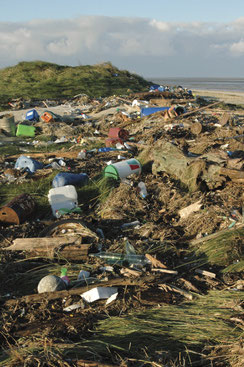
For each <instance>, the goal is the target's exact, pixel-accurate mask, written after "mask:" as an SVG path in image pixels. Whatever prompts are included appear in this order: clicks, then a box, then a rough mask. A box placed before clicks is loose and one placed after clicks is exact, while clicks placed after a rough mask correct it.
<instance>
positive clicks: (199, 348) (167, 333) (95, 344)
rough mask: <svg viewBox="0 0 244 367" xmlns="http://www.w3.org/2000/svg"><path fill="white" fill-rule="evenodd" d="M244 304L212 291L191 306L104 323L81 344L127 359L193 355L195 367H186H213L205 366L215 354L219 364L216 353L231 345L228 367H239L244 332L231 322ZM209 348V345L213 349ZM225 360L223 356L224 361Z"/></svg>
mask: <svg viewBox="0 0 244 367" xmlns="http://www.w3.org/2000/svg"><path fill="white" fill-rule="evenodd" d="M241 299H243V292H232V291H211V292H210V293H209V294H208V295H205V296H200V297H198V298H197V299H196V300H194V301H192V302H190V303H182V304H180V305H163V306H161V307H160V308H155V309H149V310H146V311H144V312H134V313H132V314H130V315H128V316H125V317H111V318H107V319H106V320H103V321H100V322H99V324H98V326H97V328H96V330H95V334H94V336H93V337H92V338H91V339H89V340H86V341H84V342H82V343H81V345H82V346H83V347H85V348H86V349H87V351H89V350H90V351H91V352H95V353H98V354H99V355H102V356H108V355H109V354H112V353H114V352H115V351H116V352H117V353H119V354H121V356H123V357H125V356H126V357H127V358H132V357H133V358H135V359H142V358H143V357H145V354H144V353H145V351H146V353H147V354H148V355H150V358H151V361H152V360H155V359H154V358H156V356H157V355H161V356H162V357H163V356H166V357H167V358H170V359H171V360H175V358H178V357H179V355H185V357H186V358H187V355H190V357H189V358H190V360H191V361H192V364H190V363H189V361H188V364H187V366H188V365H189V366H191V365H192V366H198V365H208V366H210V365H211V364H210V363H209V361H208V364H206V361H207V360H208V356H209V353H210V350H211V353H212V357H213V356H214V358H216V360H218V357H217V353H216V354H214V352H213V351H214V348H217V347H218V348H224V346H226V345H228V346H229V347H230V346H231V347H230V349H229V353H228V352H227V353H226V355H225V356H224V360H225V362H226V364H223V365H226V366H227V365H228V363H230V366H232V367H237V366H238V367H239V365H238V363H239V354H238V353H239V352H238V347H237V346H240V342H241V338H242V337H243V327H242V324H241V323H239V324H235V321H232V320H234V319H235V316H236V317H237V318H238V314H239V313H240V308H241V306H240V305H241ZM233 318H234V319H233ZM206 346H208V348H209V346H210V350H209V349H208V350H207V349H206ZM235 348H236V353H235V354H233V351H234V350H235ZM216 350H217V349H216ZM230 351H231V352H230ZM167 358H166V359H167ZM242 358H243V355H242ZM221 359H223V354H222V356H221V357H220V358H219V362H221ZM227 362H228V363H227ZM198 363H202V364H198ZM216 365H217V364H216Z"/></svg>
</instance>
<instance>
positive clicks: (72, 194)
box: [48, 185, 78, 217]
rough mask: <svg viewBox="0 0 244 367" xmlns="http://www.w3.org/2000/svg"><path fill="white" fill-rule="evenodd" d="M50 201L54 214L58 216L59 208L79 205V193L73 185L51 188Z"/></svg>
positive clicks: (70, 207)
mask: <svg viewBox="0 0 244 367" xmlns="http://www.w3.org/2000/svg"><path fill="white" fill-rule="evenodd" d="M48 201H49V203H50V205H51V207H52V213H53V215H54V216H55V217H57V213H58V210H59V209H68V210H71V209H73V208H76V207H77V206H78V195H77V192H76V189H75V187H74V186H72V185H67V186H62V187H56V188H54V189H50V190H49V193H48Z"/></svg>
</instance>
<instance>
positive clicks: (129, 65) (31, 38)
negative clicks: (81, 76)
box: [0, 16, 244, 76]
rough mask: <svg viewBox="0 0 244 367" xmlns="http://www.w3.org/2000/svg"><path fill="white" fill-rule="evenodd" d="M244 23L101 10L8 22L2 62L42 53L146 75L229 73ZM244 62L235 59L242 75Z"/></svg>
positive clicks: (0, 48) (0, 32)
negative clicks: (161, 18)
mask: <svg viewBox="0 0 244 367" xmlns="http://www.w3.org/2000/svg"><path fill="white" fill-rule="evenodd" d="M243 28H244V17H241V18H239V19H236V20H235V21H234V22H232V23H228V24H227V23H223V24H222V23H203V22H191V23H186V22H175V23H172V22H171V23H170V22H164V21H157V20H154V19H146V18H125V17H96V16H90V17H88V16H84V17H83V16H82V17H78V18H74V19H63V20H38V19H37V20H32V21H30V22H25V23H24V22H22V23H17V22H16V23H13V22H11V23H10V22H9V23H8V22H4V23H0V67H5V66H8V65H13V64H16V63H18V62H19V61H23V60H26V61H29V60H38V59H39V60H45V61H51V62H56V63H61V64H70V65H77V64H78V63H82V64H95V63H98V62H102V61H111V62H112V63H113V64H114V65H116V66H118V67H120V68H123V69H129V70H137V72H138V73H139V74H144V75H150V74H151V75H152V74H154V75H169V76H170V75H171V76H172V75H176V74H177V75H180V76H184V75H185V76H187V74H188V75H192V74H191V73H194V74H195V75H198V76H201V75H202V73H203V72H204V73H205V74H207V73H209V74H208V75H206V76H211V73H212V74H214V73H221V74H222V75H224V74H225V73H226V74H228V73H229V72H230V64H231V62H232V60H237V58H236V56H238V57H239V58H241V57H242V56H244V39H243ZM242 64H243V59H242V60H241V59H240V65H239V64H238V65H237V64H235V72H239V73H240V76H241V75H242V74H243V71H242ZM208 65H209V67H208ZM215 65H218V66H216V67H215ZM238 68H239V69H238ZM202 76H203V75H202Z"/></svg>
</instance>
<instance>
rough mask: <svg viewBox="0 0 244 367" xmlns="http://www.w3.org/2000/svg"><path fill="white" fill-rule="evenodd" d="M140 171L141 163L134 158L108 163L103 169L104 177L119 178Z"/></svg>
mask: <svg viewBox="0 0 244 367" xmlns="http://www.w3.org/2000/svg"><path fill="white" fill-rule="evenodd" d="M140 173H141V163H140V162H139V161H138V160H137V159H135V158H132V159H127V160H126V161H122V162H117V163H113V164H110V165H108V166H107V167H106V168H105V169H104V176H105V177H112V178H115V179H119V178H120V179H121V180H122V179H124V178H126V177H128V176H130V175H132V174H137V175H139V174H140Z"/></svg>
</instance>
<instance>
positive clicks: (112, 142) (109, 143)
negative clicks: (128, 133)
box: [105, 138, 124, 147]
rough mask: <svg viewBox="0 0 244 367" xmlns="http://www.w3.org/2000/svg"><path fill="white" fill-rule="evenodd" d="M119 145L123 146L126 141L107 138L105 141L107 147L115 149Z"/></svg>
mask: <svg viewBox="0 0 244 367" xmlns="http://www.w3.org/2000/svg"><path fill="white" fill-rule="evenodd" d="M117 143H120V144H123V143H124V141H123V140H122V139H119V138H117V139H116V138H107V139H106V140H105V144H106V147H114V146H115V145H116V144H117Z"/></svg>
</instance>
